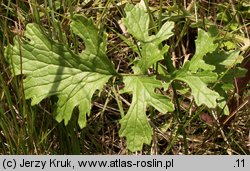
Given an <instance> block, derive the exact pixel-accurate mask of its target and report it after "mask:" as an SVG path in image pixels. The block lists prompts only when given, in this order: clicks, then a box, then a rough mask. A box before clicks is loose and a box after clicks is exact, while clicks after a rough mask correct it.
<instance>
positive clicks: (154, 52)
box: [123, 4, 174, 74]
mask: <svg viewBox="0 0 250 171" xmlns="http://www.w3.org/2000/svg"><path fill="white" fill-rule="evenodd" d="M125 12H126V17H125V18H123V22H124V25H125V26H126V28H127V30H128V32H129V33H130V34H131V35H133V37H134V38H136V39H137V40H138V41H139V43H138V47H139V49H138V51H136V52H137V53H138V55H139V56H140V57H141V58H139V59H136V61H135V63H134V66H133V71H134V73H135V74H146V73H147V70H148V68H149V67H151V66H152V65H154V64H155V63H156V62H157V61H159V60H162V59H164V57H163V55H164V53H166V52H167V51H168V48H169V46H167V45H165V46H164V47H163V48H159V45H160V43H162V42H163V41H164V40H167V39H168V38H169V37H171V36H172V35H173V32H172V31H171V30H172V29H173V28H174V23H173V22H166V23H164V24H163V25H162V27H161V29H160V30H159V31H158V33H157V34H156V35H149V15H148V13H147V12H146V10H145V9H144V7H143V6H140V4H137V5H136V6H134V5H131V4H129V5H127V6H126V8H125Z"/></svg>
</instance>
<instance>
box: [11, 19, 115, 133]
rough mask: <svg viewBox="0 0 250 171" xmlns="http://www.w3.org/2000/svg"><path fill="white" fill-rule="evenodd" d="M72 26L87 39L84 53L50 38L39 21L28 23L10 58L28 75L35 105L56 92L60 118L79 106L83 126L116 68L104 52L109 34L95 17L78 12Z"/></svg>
mask: <svg viewBox="0 0 250 171" xmlns="http://www.w3.org/2000/svg"><path fill="white" fill-rule="evenodd" d="M71 29H72V30H73V32H74V33H75V34H76V35H78V36H79V37H80V38H82V39H83V40H84V42H85V46H86V49H85V50H84V51H83V52H82V53H80V54H75V53H73V52H72V51H71V50H70V49H69V48H68V47H66V46H65V45H63V44H61V43H58V42H56V41H53V40H51V39H50V38H49V37H48V36H47V35H46V34H45V33H44V32H43V31H42V30H41V28H40V27H39V26H38V25H36V24H28V25H27V27H26V33H25V39H22V40H21V43H20V44H19V43H18V41H17V40H15V44H14V46H13V47H12V48H11V50H12V58H11V59H12V63H13V71H14V73H15V74H16V75H19V74H21V73H22V74H24V75H25V76H26V78H25V79H24V91H25V96H26V99H31V100H32V105H35V104H38V103H39V102H40V101H41V100H43V99H45V98H47V97H50V96H52V95H57V96H58V102H57V108H56V119H57V121H59V122H61V121H62V120H64V122H65V124H67V123H68V121H69V120H70V118H71V115H72V112H73V109H74V108H75V107H78V109H79V112H80V114H79V119H78V123H79V125H80V127H81V128H83V127H84V126H85V125H86V114H90V109H91V98H92V96H93V94H94V93H95V91H96V90H102V88H103V86H104V85H105V84H106V82H107V81H108V80H109V79H110V77H112V76H113V75H116V71H115V69H114V66H113V64H112V63H111V62H110V61H109V60H108V58H107V56H106V54H105V51H106V43H107V39H106V36H105V34H102V33H99V32H98V29H97V28H96V26H95V25H94V24H93V22H92V20H89V19H86V18H85V17H83V16H80V15H75V16H74V18H73V21H72V24H71ZM20 55H21V60H20ZM21 62H22V64H21ZM21 65H22V71H21Z"/></svg>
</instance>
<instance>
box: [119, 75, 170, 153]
mask: <svg viewBox="0 0 250 171" xmlns="http://www.w3.org/2000/svg"><path fill="white" fill-rule="evenodd" d="M124 83H125V87H124V89H123V92H132V93H133V98H132V103H131V105H130V107H129V110H128V112H127V114H126V115H125V116H124V117H123V118H122V119H121V121H120V123H121V129H120V131H119V135H120V136H121V137H123V136H124V137H126V138H127V147H128V149H129V150H131V151H138V150H141V149H142V146H143V144H144V143H145V144H150V143H151V140H152V133H153V132H152V128H151V126H150V125H149V122H148V118H147V115H146V110H147V106H148V105H150V106H153V107H154V108H155V109H157V110H158V111H159V112H162V113H166V112H168V111H173V110H174V106H173V104H172V102H171V101H170V99H168V98H167V97H166V96H164V95H161V94H157V93H155V89H156V88H158V87H162V84H161V81H159V80H156V79H155V77H147V76H126V77H124Z"/></svg>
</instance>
